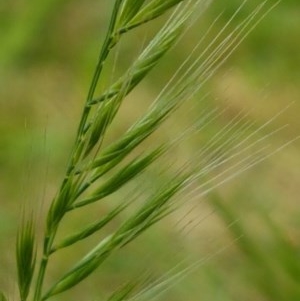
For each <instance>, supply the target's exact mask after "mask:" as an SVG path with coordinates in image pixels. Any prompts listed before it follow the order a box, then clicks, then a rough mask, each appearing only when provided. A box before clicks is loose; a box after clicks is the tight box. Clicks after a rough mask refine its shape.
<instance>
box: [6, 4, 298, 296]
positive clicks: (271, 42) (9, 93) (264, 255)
mask: <svg viewBox="0 0 300 301" xmlns="http://www.w3.org/2000/svg"><path fill="white" fill-rule="evenodd" d="M112 2H113V1H111V0H105V1H104V0H102V1H90V0H87V1H77V0H73V1H68V0H64V1H57V0H45V1H37V0H30V1H24V0H15V1H1V2H0V41H1V47H0V179H1V181H0V201H1V210H0V248H1V251H0V254H1V256H0V288H3V289H4V290H6V291H10V292H12V295H15V294H16V293H14V292H16V289H15V285H16V282H15V266H14V251H13V250H14V242H15V233H16V229H17V226H18V221H19V218H20V214H21V208H22V204H24V203H27V204H28V203H29V204H35V205H34V206H33V207H36V208H37V210H39V212H41V217H40V222H42V219H43V214H44V213H45V211H46V209H47V203H48V202H49V201H50V200H51V197H52V196H53V195H54V194H55V191H56V189H57V186H58V184H59V182H60V180H61V178H62V176H63V173H64V168H65V166H66V161H67V159H68V155H69V151H70V147H71V145H72V142H73V138H74V134H75V130H76V126H77V122H78V118H79V116H80V111H81V107H82V105H83V103H84V99H85V95H86V93H87V89H88V86H89V81H90V80H91V75H92V72H93V68H94V65H95V61H96V58H97V53H98V51H99V47H100V45H101V41H102V39H103V34H104V33H105V29H106V27H107V22H108V20H109V14H110V9H111V6H112ZM269 2H270V3H269V4H268V5H269V6H271V4H272V3H273V2H272V1H269ZM240 3H241V1H237V0H228V1H226V3H224V1H219V0H216V1H214V3H213V4H212V5H211V7H210V8H209V9H208V10H207V11H206V12H205V13H204V14H203V16H201V18H200V19H199V22H197V24H195V25H194V26H193V28H192V29H191V30H190V31H189V32H188V33H187V35H186V37H185V39H184V41H182V42H181V43H179V45H178V47H176V49H174V51H172V53H170V55H169V56H167V57H166V58H165V60H164V62H162V64H161V65H159V68H160V69H159V70H158V71H156V73H155V72H154V75H153V76H152V77H151V76H150V77H149V79H148V80H147V81H146V83H145V84H144V85H142V88H140V89H138V91H137V92H135V93H134V95H133V96H132V98H131V99H130V101H129V102H128V106H127V107H126V105H125V106H124V110H123V113H122V114H121V116H120V118H119V121H118V123H117V124H116V125H115V127H114V129H115V132H114V133H112V136H114V135H117V134H118V133H119V132H122V130H123V129H124V128H126V127H127V126H128V125H129V124H130V122H131V121H132V120H134V117H135V116H136V115H137V112H142V111H143V108H144V107H145V104H149V102H151V99H153V98H154V97H155V95H156V94H157V92H158V91H159V90H158V89H159V87H161V82H164V80H165V79H167V78H168V77H169V76H170V74H172V70H174V69H172V68H174V66H176V65H175V64H176V62H178V61H182V60H184V58H185V57H186V56H187V54H188V53H190V51H191V49H192V47H193V45H195V43H196V42H197V40H199V39H200V37H201V35H203V33H204V32H205V29H207V28H208V27H209V25H210V24H212V22H213V21H214V20H215V18H216V17H217V16H218V15H219V14H220V12H223V14H222V15H221V17H220V18H219V19H218V21H217V22H216V26H215V28H214V30H213V32H212V33H211V35H210V38H213V36H214V34H216V33H217V32H218V31H219V30H220V29H221V28H222V27H223V26H224V24H225V23H226V22H227V20H228V19H229V18H230V16H231V15H232V14H233V13H234V11H235V10H236V9H237V7H238V6H239V5H240ZM258 3H260V1H251V3H248V4H246V5H245V7H244V8H243V9H242V10H241V13H240V14H239V17H238V18H237V19H236V20H234V22H235V23H233V24H232V25H231V28H233V26H234V24H237V23H238V22H240V21H241V20H243V18H245V17H246V16H247V15H248V14H249V13H250V12H251V11H252V9H253V8H254V7H255V5H256V4H258ZM160 22H161V21H158V22H155V24H154V25H153V28H150V27H149V26H148V27H146V30H145V31H144V30H139V31H137V32H136V33H135V34H132V35H131V36H130V37H129V38H128V39H127V40H125V42H124V43H123V44H122V56H121V59H118V64H117V67H118V69H117V71H116V73H117V74H121V72H122V70H124V69H125V68H126V66H128V63H129V62H130V60H131V58H132V57H134V55H135V54H136V53H138V51H139V50H140V49H141V47H142V43H143V40H145V36H146V35H147V34H148V35H151V32H152V31H153V30H155V29H156V28H158V27H159V26H160V24H161V23H160ZM299 36H300V3H299V1H298V0H284V1H281V2H280V3H279V5H278V6H276V7H275V8H274V9H273V10H272V11H271V12H270V13H269V14H268V15H267V16H266V17H265V18H264V20H263V21H262V22H261V23H260V24H259V25H258V26H257V27H256V28H255V30H254V31H253V32H252V33H250V35H249V36H248V37H247V38H246V40H245V41H243V43H242V44H241V45H240V46H239V47H238V49H237V50H236V51H235V52H234V53H233V55H232V56H231V57H230V58H229V59H228V60H227V62H226V63H225V64H224V65H223V66H222V67H221V68H220V69H219V70H218V71H217V73H216V74H215V75H214V76H213V78H212V79H211V80H210V81H209V83H207V85H206V86H205V88H204V92H203V93H207V92H209V93H210V94H209V95H210V96H209V97H208V98H207V99H206V101H205V106H207V107H211V108H213V107H218V108H220V109H222V108H227V107H229V109H228V110H227V111H226V112H227V113H226V114H225V115H223V117H222V118H220V119H218V120H216V122H215V123H213V124H211V125H210V126H209V128H208V129H207V131H206V132H205V133H204V134H203V133H202V134H203V137H202V138H201V139H202V140H200V141H204V142H205V141H208V140H209V139H210V138H211V137H212V135H213V133H215V132H216V131H218V130H219V129H222V127H224V125H226V124H227V123H228V122H230V120H231V119H232V118H233V116H235V114H238V112H241V111H244V112H248V117H247V118H248V119H249V120H250V121H253V122H255V123H256V124H257V125H258V126H259V125H260V124H263V123H264V122H266V121H267V120H268V119H270V118H271V117H272V116H274V115H275V114H277V113H278V112H279V111H281V110H282V109H283V108H285V107H286V106H288V105H289V104H291V106H290V107H289V108H288V109H287V110H286V111H285V112H284V113H283V114H281V115H280V116H279V117H278V118H277V119H276V120H275V121H274V123H273V124H272V127H273V129H276V128H277V127H280V126H282V125H285V124H289V127H287V128H285V129H284V130H282V131H281V132H280V133H278V134H277V135H276V136H274V138H272V139H271V143H272V145H273V148H274V149H276V147H280V145H282V144H283V143H285V142H286V141H288V140H290V139H293V138H295V137H296V136H298V135H299V133H300V118H299V114H300V39H299ZM175 68H176V67H175ZM158 75H159V76H158ZM197 110H198V111H196V113H199V114H200V113H201V110H202V108H200V107H199V108H198V107H197ZM185 119H188V118H182V119H180V118H177V119H176V126H175V127H173V128H171V129H170V130H169V132H168V127H164V128H163V129H162V131H161V132H160V133H159V135H160V138H161V139H169V137H170V136H172V135H174V132H176V131H178V130H179V131H180V129H182V128H184V126H185V124H186V120H185ZM197 147H198V145H197V143H190V144H187V146H186V147H180V148H178V149H177V150H176V156H177V157H179V158H181V157H182V158H188V159H189V156H190V155H192V154H193V150H196V149H197ZM299 167H300V142H299V141H295V142H294V143H293V144H292V145H290V146H289V147H287V148H285V149H284V150H282V151H281V152H280V153H277V154H276V155H274V156H272V157H271V158H269V159H268V160H266V161H264V162H263V163H262V164H260V165H259V166H257V167H254V168H253V169H251V170H250V171H247V172H246V173H244V174H242V175H240V176H239V177H237V178H235V179H234V180H233V181H231V182H230V183H228V184H226V185H224V186H222V187H220V188H218V189H216V190H215V191H214V193H213V194H209V195H208V196H206V197H204V198H203V199H202V200H201V202H200V201H199V200H197V202H195V203H197V204H196V205H197V207H196V208H197V210H196V211H195V210H193V214H194V216H191V215H189V216H188V217H187V218H185V219H184V220H183V221H182V220H181V216H183V215H184V214H185V212H189V209H188V208H185V207H184V208H183V209H182V212H181V213H180V212H177V213H176V214H177V215H174V216H172V217H171V218H170V219H169V220H168V222H163V223H161V225H160V226H155V227H154V228H153V229H152V230H151V231H149V233H148V234H147V235H145V236H144V237H143V238H140V239H138V240H137V241H136V242H135V243H133V244H132V245H130V246H128V247H127V248H125V249H124V250H122V251H121V252H120V253H119V254H116V256H114V258H112V259H111V260H109V262H107V264H105V265H104V266H103V267H102V268H101V269H100V270H99V271H98V272H97V273H96V275H95V276H94V277H93V278H92V279H91V280H88V281H85V282H84V283H83V284H82V285H81V286H80V287H79V288H76V289H74V290H73V291H72V292H70V293H68V294H69V295H68V296H67V294H66V295H62V296H58V297H57V298H53V299H55V300H67V299H69V300H86V299H89V300H94V298H99V300H101V297H103V296H105V295H106V294H107V293H109V292H110V291H112V290H113V289H114V288H116V287H117V286H118V285H120V284H122V283H123V282H126V281H128V280H131V279H134V277H136V276H137V275H140V274H141V273H143V272H144V271H146V272H149V273H150V274H151V275H152V276H151V277H153V278H154V279H155V277H159V276H160V275H162V274H163V273H164V271H168V269H170V268H172V266H174V265H175V264H176V263H177V262H178V261H180V260H182V259H183V258H188V262H190V263H192V262H194V261H195V260H198V259H205V258H206V259H205V260H204V262H203V264H201V266H200V267H199V269H197V271H196V272H194V273H192V274H191V275H190V277H187V278H186V279H185V280H183V281H182V282H180V283H179V284H176V285H174V286H172V287H171V288H170V290H169V291H168V292H167V293H165V294H164V295H162V299H163V300H171V301H180V300H181V301H182V300H185V301H189V300H208V301H212V300H213V301H216V300H222V301H227V300H243V301H244V300H252V301H253V300H255V301H263V300H270V301H271V300H272V301H274V300H281V301H282V300H289V301H291V300H292V301H296V300H300V288H299V281H300V244H299V241H300V230H299V229H300V209H299V193H300V190H299V183H300V168H299ZM152 180H153V179H149V181H152ZM41 200H44V201H43V202H44V205H45V206H44V207H43V208H42V209H41V207H42V205H41V203H42V202H41ZM186 207H188V206H186ZM98 210H99V211H97V214H99V213H100V214H101V210H104V211H103V212H105V210H106V209H105V205H103V207H100V208H98ZM86 219H88V217H86ZM177 219H179V220H180V221H181V227H184V225H186V224H188V227H187V228H190V231H186V232H187V233H185V231H182V232H183V234H182V233H181V232H180V231H179V232H178V231H173V228H174V227H173V226H174V224H176V223H177ZM190 220H191V222H190V224H189V221H190ZM195 221H196V222H195ZM81 222H82V220H81V217H78V219H77V220H76V221H73V222H70V225H69V227H76V226H78V225H80V223H81ZM117 222H118V221H117ZM198 223H199V224H198ZM170 225H171V227H170ZM112 226H113V225H112ZM41 228H42V226H41ZM108 230H109V229H108ZM96 240H97V238H96V239H94V241H90V242H89V243H90V245H92V243H93V242H95V241H96ZM85 250H86V249H85V246H79V247H78V248H77V249H76V250H74V249H73V250H71V251H69V250H67V251H65V253H64V254H62V257H61V258H55V260H57V262H56V265H55V264H54V265H53V268H52V269H51V270H50V273H51V276H50V278H51V277H53V278H54V277H55V276H56V275H58V274H59V273H60V272H61V270H62V269H63V268H64V267H66V266H68V264H70V262H72V259H73V258H76V257H77V256H80V255H81V254H84V252H85ZM54 266H59V268H55V267H54ZM50 280H51V279H49V281H50ZM16 300H17V298H16Z"/></svg>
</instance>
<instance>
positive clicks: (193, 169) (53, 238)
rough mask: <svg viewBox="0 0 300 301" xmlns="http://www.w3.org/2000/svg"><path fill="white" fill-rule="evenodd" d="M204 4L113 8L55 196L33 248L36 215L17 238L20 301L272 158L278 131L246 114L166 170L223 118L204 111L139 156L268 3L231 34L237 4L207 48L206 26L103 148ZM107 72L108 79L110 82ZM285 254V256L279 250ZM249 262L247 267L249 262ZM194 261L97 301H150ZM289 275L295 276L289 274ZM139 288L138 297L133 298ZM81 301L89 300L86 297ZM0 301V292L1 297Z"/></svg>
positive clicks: (66, 286)
mask: <svg viewBox="0 0 300 301" xmlns="http://www.w3.org/2000/svg"><path fill="white" fill-rule="evenodd" d="M47 3H50V2H47ZM53 3H55V2H53ZM209 3H210V1H203V0H148V1H147V0H115V1H113V5H112V13H111V17H110V21H109V25H108V29H107V32H106V36H105V38H104V41H103V44H102V47H101V50H100V53H99V56H98V59H97V63H96V68H95V71H94V74H93V77H92V80H91V84H90V88H89V90H88V93H87V97H86V101H85V103H84V106H83V110H82V115H81V117H80V121H79V125H78V129H77V132H76V136H75V141H74V144H73V147H72V150H71V154H70V159H69V162H68V164H67V167H66V172H65V175H64V178H63V180H62V182H61V184H60V187H59V189H58V191H57V193H56V194H55V196H54V198H53V200H52V202H51V204H50V205H49V209H48V211H47V217H46V220H45V230H44V233H43V235H42V239H41V238H40V236H39V235H38V234H37V232H36V226H35V225H36V219H37V217H36V215H37V212H36V213H33V214H29V215H26V214H24V216H25V217H24V218H23V221H22V223H21V225H20V228H19V231H18V235H17V242H16V262H17V271H18V287H19V296H20V297H19V299H20V300H21V301H26V300H32V301H44V300H48V299H52V298H53V297H54V296H56V295H58V294H61V293H64V292H66V291H69V290H71V289H72V288H73V287H75V286H77V285H80V284H81V282H82V281H83V280H85V279H86V278H87V277H89V276H90V275H91V274H93V273H94V272H95V271H96V270H97V269H101V267H102V266H103V264H104V263H105V262H106V261H107V260H108V259H109V258H110V257H112V256H113V254H114V253H116V252H117V251H118V250H120V249H122V248H123V247H124V246H126V245H128V244H130V243H132V242H133V241H134V240H136V239H137V238H138V237H139V236H140V235H141V234H143V233H144V232H145V231H146V230H147V229H149V228H150V227H152V226H153V225H154V224H156V223H158V222H159V221H160V220H162V219H163V218H165V217H166V216H168V215H170V214H171V213H173V212H174V211H176V210H177V209H178V208H179V207H180V206H181V205H182V204H183V203H186V202H190V201H192V200H193V198H195V197H196V198H200V197H202V196H204V195H207V194H208V193H209V192H211V191H212V190H213V189H215V188H216V187H218V186H221V185H223V184H224V183H226V182H228V181H230V180H231V179H233V178H235V177H237V176H238V175H240V174H241V173H242V172H244V171H246V170H248V169H250V168H252V167H253V166H254V165H256V164H258V163H259V162H261V161H263V160H265V159H266V158H268V157H269V156H270V155H272V154H273V153H275V152H277V151H279V150H280V149H281V148H280V149H278V150H276V151H271V150H270V149H268V147H267V145H266V143H265V142H266V140H268V139H269V137H270V136H272V135H273V134H275V133H276V132H277V131H279V130H280V129H277V130H275V131H273V132H270V133H268V134H267V135H265V136H260V135H261V132H262V131H263V130H264V129H265V128H267V126H268V125H269V124H270V123H271V122H272V121H273V120H274V119H275V118H276V117H277V116H275V117H273V118H272V119H271V120H269V121H267V122H266V123H265V124H263V125H261V126H259V127H257V126H255V125H253V124H251V123H249V122H248V121H247V116H246V114H244V113H240V114H237V115H236V116H235V117H234V118H233V119H232V120H231V121H230V122H229V123H228V124H227V125H226V126H224V128H222V129H221V130H217V131H216V133H215V134H213V135H211V138H210V139H208V141H207V142H206V143H205V144H204V145H202V146H201V148H200V149H199V150H197V152H195V153H194V154H193V161H190V160H187V161H184V162H175V163H174V160H172V158H171V159H170V157H172V156H171V155H170V154H172V151H173V149H174V147H175V146H178V145H180V144H181V143H182V142H183V141H185V139H190V138H191V137H194V135H198V134H199V133H200V132H203V131H205V129H206V127H207V126H208V124H209V123H210V122H212V121H213V120H214V119H215V118H218V116H220V115H222V113H223V112H222V111H220V110H218V109H211V110H210V109H209V110H208V111H207V112H204V113H203V115H201V116H200V118H199V116H198V117H197V120H196V122H194V123H192V125H191V126H190V127H189V128H187V129H185V130H182V132H181V133H180V134H178V135H177V136H176V137H175V138H173V139H171V140H170V141H168V142H165V141H164V142H161V143H160V142H157V143H152V144H151V145H149V144H148V145H147V147H144V148H143V145H144V144H145V143H147V140H148V139H149V138H151V137H152V136H153V135H155V132H157V130H159V129H160V128H161V127H162V126H163V125H164V124H166V123H167V122H168V120H169V118H170V117H171V116H173V115H176V114H177V113H178V112H181V111H180V108H181V107H184V106H185V105H189V104H190V103H191V100H192V101H194V99H195V98H197V97H200V96H199V94H198V93H199V90H200V89H201V88H202V87H203V86H204V84H205V83H206V82H207V81H208V80H209V79H211V77H212V76H213V75H214V73H215V72H216V70H218V68H220V66H222V64H224V62H225V61H226V60H227V59H228V57H229V56H230V55H231V54H232V52H233V51H234V50H235V49H236V48H237V47H238V46H239V45H240V43H241V42H242V41H243V40H244V38H245V37H246V36H247V35H248V34H249V33H250V32H251V31H252V30H253V29H254V27H255V26H256V25H257V23H258V22H260V21H261V19H262V18H264V16H265V15H266V14H267V13H268V12H269V11H270V10H271V9H272V8H273V7H274V6H272V5H266V4H267V1H264V2H262V3H261V4H260V5H258V6H257V7H256V8H254V10H253V11H252V13H250V14H249V15H248V16H247V17H245V18H244V19H243V20H242V21H241V22H240V23H239V24H238V25H237V26H235V27H233V28H232V27H230V26H231V22H232V20H233V19H234V18H236V16H238V15H239V13H240V11H241V10H242V9H243V6H244V5H246V1H245V2H243V3H242V4H241V5H240V6H239V7H238V8H237V10H236V12H235V13H234V14H233V15H232V16H231V18H230V19H229V20H228V22H227V23H226V24H225V25H224V26H223V29H222V30H221V31H220V32H219V33H218V34H217V35H215V36H214V38H213V39H212V40H211V41H210V42H207V40H206V38H207V36H208V35H209V34H210V30H212V29H213V26H214V24H212V25H211V27H210V28H209V29H208V30H207V32H206V33H205V34H204V35H203V36H201V37H200V39H199V42H198V43H197V44H196V45H195V47H194V48H193V50H192V51H191V53H190V54H188V55H187V57H186V59H185V60H184V61H183V62H182V64H180V65H179V66H178V68H177V70H176V71H175V72H174V74H173V76H172V77H171V79H170V80H169V81H168V82H167V83H166V85H165V86H164V88H163V89H162V90H161V92H160V93H159V94H158V95H157V97H156V98H155V99H154V101H153V102H152V103H151V104H150V106H149V107H148V108H147V110H146V111H145V112H144V113H143V114H142V115H141V116H140V117H138V118H137V120H135V121H134V122H133V123H132V124H131V126H130V127H129V128H128V129H127V130H125V131H124V132H123V133H122V134H120V135H119V137H116V138H115V139H114V140H112V141H111V142H109V143H107V142H106V139H107V136H109V131H110V129H111V127H112V126H113V125H114V124H115V123H116V122H117V121H118V120H117V119H118V113H119V111H120V109H121V107H122V106H123V105H125V106H126V100H127V96H128V95H129V94H130V93H131V92H132V91H133V90H135V89H136V88H137V87H138V86H139V85H140V84H141V82H142V81H143V80H144V79H145V77H147V76H148V75H149V73H150V72H151V71H152V70H153V69H154V70H155V69H157V68H159V66H158V63H159V62H160V61H161V59H162V58H163V57H164V56H165V55H166V54H167V53H168V52H169V51H171V50H172V49H173V48H174V47H175V46H176V44H177V43H179V42H180V40H181V39H182V38H183V36H184V35H185V34H186V33H187V31H188V29H189V28H190V26H192V25H193V24H194V22H196V20H197V18H199V16H200V15H201V14H202V13H203V12H204V11H205V9H206V7H207V6H208V5H209ZM157 19H163V20H164V23H163V24H162V26H161V28H160V29H159V30H157V32H155V33H154V34H153V36H152V37H151V38H149V39H145V42H144V43H143V49H142V50H141V52H140V54H138V55H137V57H136V58H135V59H134V60H133V62H132V63H131V65H130V66H129V67H128V68H127V70H126V71H125V72H124V74H123V75H121V76H119V77H116V76H115V74H114V70H115V68H116V67H118V66H114V64H111V63H110V59H111V57H112V56H114V55H116V56H120V55H121V54H120V53H119V50H118V47H119V44H120V43H121V42H122V40H123V38H125V37H126V36H127V35H129V34H134V33H135V31H136V30H138V29H139V28H141V30H142V29H143V28H144V27H145V26H147V25H148V23H149V24H151V23H152V22H156V21H157ZM215 22H217V19H216V21H215ZM205 43H206V44H205ZM106 73H109V78H110V79H109V80H107V75H106ZM202 97H203V96H202ZM188 114H189V112H188ZM249 133H250V134H249ZM289 143H290V142H288V143H286V144H284V145H283V146H282V147H285V146H286V145H288V144H289ZM160 164H161V166H162V167H161V169H160V171H159V173H158V174H155V176H156V177H157V179H156V183H154V184H153V187H151V193H146V192H145V190H143V188H142V189H140V190H139V189H138V187H137V186H138V184H136V183H139V182H138V179H142V181H143V178H142V177H143V175H145V173H147V172H148V171H149V170H151V168H152V167H153V165H160ZM174 168H175V171H174ZM170 170H172V172H169V171H170ZM127 187H128V188H127ZM132 187H133V189H132ZM126 189H128V190H130V189H132V190H130V193H129V196H128V197H123V199H122V200H121V201H120V202H119V203H118V204H117V205H112V206H111V210H110V212H108V213H106V214H103V215H102V216H99V218H98V219H97V220H95V221H92V222H90V223H87V224H84V225H82V227H81V228H80V229H76V230H75V231H74V232H71V233H68V234H67V235H59V234H60V231H61V228H63V227H64V224H65V220H66V219H67V218H69V217H70V216H71V217H70V218H72V214H79V215H80V212H81V211H83V210H85V209H86V208H89V207H91V206H95V205H97V204H99V203H101V202H104V201H105V202H110V201H111V202H112V201H113V200H114V197H115V195H116V194H118V193H120V192H121V193H123V191H124V195H125V191H126ZM131 191H133V193H132V192H131ZM141 191H142V193H141ZM136 199H138V200H139V202H136ZM140 199H142V201H140ZM214 205H215V207H216V208H217V209H218V210H219V211H220V212H221V216H222V215H223V217H224V219H225V220H227V222H228V223H231V222H232V220H231V219H230V218H229V215H230V214H229V213H228V211H226V208H223V207H222V205H221V203H219V202H217V201H215V202H214ZM125 212H126V213H127V217H126V218H125V219H122V222H120V223H117V226H116V227H114V228H113V230H110V233H109V234H107V231H103V230H104V229H106V227H107V226H109V225H110V224H112V223H114V222H116V219H118V218H120V215H122V214H124V213H125ZM122 217H123V215H122ZM238 226H239V225H238V223H237V224H235V226H234V227H231V229H232V231H233V232H234V231H237V232H239V231H238V230H239V229H238ZM110 229H111V228H110ZM101 231H103V233H104V237H103V238H99V241H98V242H97V243H96V244H95V245H94V246H93V247H92V248H91V249H90V250H89V251H88V252H87V253H86V254H85V255H84V256H82V258H80V259H78V260H77V261H75V262H73V264H72V266H71V267H70V268H69V269H68V270H65V271H62V274H61V275H60V276H59V277H58V278H57V279H55V280H54V281H53V282H51V281H47V273H48V271H49V266H51V263H52V260H53V257H54V256H60V252H61V251H62V249H65V248H69V247H70V248H76V245H77V244H78V243H79V242H81V241H84V240H86V239H88V238H89V237H91V236H95V235H99V232H101ZM235 234H236V237H237V239H238V241H239V243H240V245H241V246H243V247H244V250H246V249H247V250H248V251H249V250H250V249H251V250H253V248H252V247H251V246H250V245H249V242H247V240H246V239H247V237H245V238H243V239H240V240H239V237H240V235H242V234H241V233H235ZM247 243H248V245H247V246H246V244H247ZM285 251H287V252H290V251H291V250H289V249H288V248H287V249H286V250H284V252H285ZM251 256H252V257H251V258H255V255H251ZM202 261H203V259H201V260H200V261H197V262H194V263H193V264H191V265H189V266H188V267H185V268H181V266H179V269H178V270H176V269H175V270H174V271H173V272H172V273H171V274H170V276H168V274H167V275H166V277H165V278H162V280H161V281H159V282H158V283H156V282H153V283H151V284H150V285H149V284H147V285H144V284H140V283H139V281H136V282H130V281H128V283H126V284H125V285H124V286H123V287H122V288H121V289H119V290H116V292H115V293H113V294H112V295H111V296H110V297H108V298H106V300H108V301H118V300H119V301H121V300H153V299H152V298H154V297H155V296H158V295H159V293H160V292H162V291H164V290H165V289H167V288H168V287H169V286H170V285H171V284H172V283H176V282H177V281H179V280H180V279H182V278H183V277H185V276H186V275H187V274H189V273H190V272H191V271H193V270H195V269H197V268H198V267H199V266H200V265H201V262H202ZM287 264H288V263H287ZM298 272H299V271H298V269H297V270H296V274H297V275H298V274H299V273H298ZM140 282H142V280H141V281H140ZM140 286H141V287H144V288H142V289H140V290H139V287H140ZM86 298H87V299H89V296H88V294H87V296H86ZM0 300H1V301H2V300H3V301H4V300H7V298H6V297H5V296H4V294H3V293H1V294H0ZM274 300H275V299H274Z"/></svg>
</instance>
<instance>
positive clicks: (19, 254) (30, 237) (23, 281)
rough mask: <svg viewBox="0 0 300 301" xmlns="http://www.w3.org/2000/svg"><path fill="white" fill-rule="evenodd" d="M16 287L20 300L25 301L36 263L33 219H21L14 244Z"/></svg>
mask: <svg viewBox="0 0 300 301" xmlns="http://www.w3.org/2000/svg"><path fill="white" fill-rule="evenodd" d="M16 259H17V269H18V286H19V292H20V297H21V300H24V301H25V300H26V299H27V296H28V294H29V289H30V284H31V280H32V277H33V273H34V268H35V262H36V243H35V231H34V220H33V217H31V218H30V219H28V220H27V221H26V222H25V220H24V219H23V222H22V225H21V227H20V229H19V232H18V235H17V242H16Z"/></svg>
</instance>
